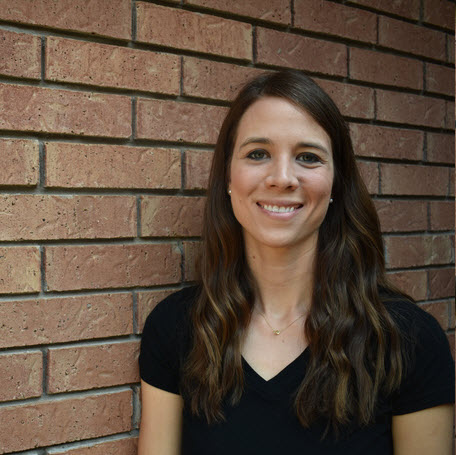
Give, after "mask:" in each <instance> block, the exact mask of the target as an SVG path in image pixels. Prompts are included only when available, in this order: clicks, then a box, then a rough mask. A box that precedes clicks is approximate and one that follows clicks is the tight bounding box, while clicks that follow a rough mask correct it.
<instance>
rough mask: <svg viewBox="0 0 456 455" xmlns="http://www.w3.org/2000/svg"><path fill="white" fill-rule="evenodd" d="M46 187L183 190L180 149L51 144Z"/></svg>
mask: <svg viewBox="0 0 456 455" xmlns="http://www.w3.org/2000/svg"><path fill="white" fill-rule="evenodd" d="M0 172H1V171H0ZM46 186H47V187H60V188H163V189H175V188H180V186H181V154H180V151H179V150H177V149H158V148H149V147H127V146H123V145H107V144H72V143H68V142H67V143H65V142H47V143H46Z"/></svg>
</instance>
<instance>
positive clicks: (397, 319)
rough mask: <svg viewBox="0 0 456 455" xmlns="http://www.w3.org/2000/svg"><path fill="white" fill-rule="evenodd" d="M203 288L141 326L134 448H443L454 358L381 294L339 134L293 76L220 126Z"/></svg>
mask: <svg viewBox="0 0 456 455" xmlns="http://www.w3.org/2000/svg"><path fill="white" fill-rule="evenodd" d="M203 240H204V243H203V251H202V256H201V279H200V282H199V283H198V285H197V286H194V287H191V288H186V289H184V290H182V291H180V292H178V293H175V294H173V295H171V296H169V297H168V298H167V299H166V300H165V301H163V302H162V303H160V304H159V305H158V306H157V307H156V308H155V309H154V311H153V312H152V313H151V314H150V315H149V317H148V319H147V322H146V325H145V327H144V332H143V339H142V345H141V356H140V368H141V378H142V420H141V429H140V439H139V454H140V455H146V454H151V453H153V454H159V455H171V454H178V453H183V454H198V455H204V454H217V455H224V454H230V455H232V454H233V453H237V454H239V455H243V454H258V453H261V454H262V455H265V454H266V455H267V454H276V453H278V452H280V453H286V454H298V453H306V454H318V455H322V454H323V455H325V454H328V455H329V454H333V455H338V454H350V455H356V454H363V455H364V454H366V453H369V454H370V455H375V454H377V455H386V454H393V453H394V454H395V455H404V454H410V453H413V454H414V455H419V454H429V453H436V454H437V453H438V454H442V455H449V454H450V452H451V442H452V406H451V405H450V403H452V402H454V364H453V361H452V358H451V354H450V350H449V347H448V342H447V340H446V337H445V335H444V333H443V332H442V330H441V329H440V327H439V325H438V323H437V322H436V320H435V319H434V318H432V317H431V316H430V315H428V314H427V313H425V312H424V311H422V310H421V309H419V308H418V307H417V306H416V305H415V304H414V303H412V302H411V299H410V298H408V297H407V296H405V295H403V294H401V293H400V291H398V290H397V289H395V288H394V287H393V286H391V285H390V284H389V282H388V281H387V278H386V274H385V266H384V257H383V244H382V237H381V232H380V228H379V222H378V218H377V215H376V212H375V209H374V206H373V203H372V201H371V199H370V197H369V194H368V192H367V190H366V187H365V185H364V183H363V181H362V179H361V177H360V175H359V172H358V169H357V166H356V162H355V157H354V153H353V149H352V145H351V141H350V137H349V134H348V128H347V125H346V124H345V122H344V120H343V118H342V116H341V114H340V112H339V111H338V109H337V107H336V106H335V104H334V103H333V102H332V100H331V99H330V98H329V97H328V96H327V95H326V93H325V92H323V91H322V90H321V89H320V88H319V87H318V86H317V85H316V84H315V83H314V82H313V81H312V80H311V79H309V78H308V77H307V76H305V75H304V74H302V73H300V72H297V71H284V72H279V73H273V74H264V75H262V76H260V77H258V78H256V79H255V80H253V81H252V82H250V83H248V84H247V85H246V86H245V87H244V89H243V90H242V91H241V92H240V93H239V95H238V97H237V98H236V100H235V101H234V102H233V104H232V107H231V109H230V111H229V112H228V115H227V117H226V119H225V121H224V123H223V125H222V128H221V131H220V135H219V138H218V142H217V146H216V150H215V153H214V159H213V163H212V169H211V176H210V182H209V190H208V199H207V205H206V210H205V221H204V238H203Z"/></svg>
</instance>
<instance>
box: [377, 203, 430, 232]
mask: <svg viewBox="0 0 456 455" xmlns="http://www.w3.org/2000/svg"><path fill="white" fill-rule="evenodd" d="M374 203H375V208H376V209H377V213H378V216H379V218H380V226H381V229H382V232H398V231H409V232H410V231H424V230H426V229H427V204H426V202H424V201H414V200H412V201H399V200H379V199H377V200H375V201H374Z"/></svg>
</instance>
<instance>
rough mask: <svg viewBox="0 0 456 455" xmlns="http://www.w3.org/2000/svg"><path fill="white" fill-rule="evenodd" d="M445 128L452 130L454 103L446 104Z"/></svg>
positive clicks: (448, 102)
mask: <svg viewBox="0 0 456 455" xmlns="http://www.w3.org/2000/svg"><path fill="white" fill-rule="evenodd" d="M445 128H448V129H450V130H454V128H455V124H454V102H451V101H447V102H446V115H445Z"/></svg>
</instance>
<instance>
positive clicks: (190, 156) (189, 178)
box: [185, 150, 213, 190]
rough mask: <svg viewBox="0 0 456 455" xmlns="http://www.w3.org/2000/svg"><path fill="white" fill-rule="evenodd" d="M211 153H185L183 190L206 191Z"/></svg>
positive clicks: (194, 151)
mask: <svg viewBox="0 0 456 455" xmlns="http://www.w3.org/2000/svg"><path fill="white" fill-rule="evenodd" d="M212 156H213V152H212V151H210V150H186V151H185V189H188V190H190V189H192V190H194V189H206V188H207V183H208V180H209V173H210V170H211V164H212Z"/></svg>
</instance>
